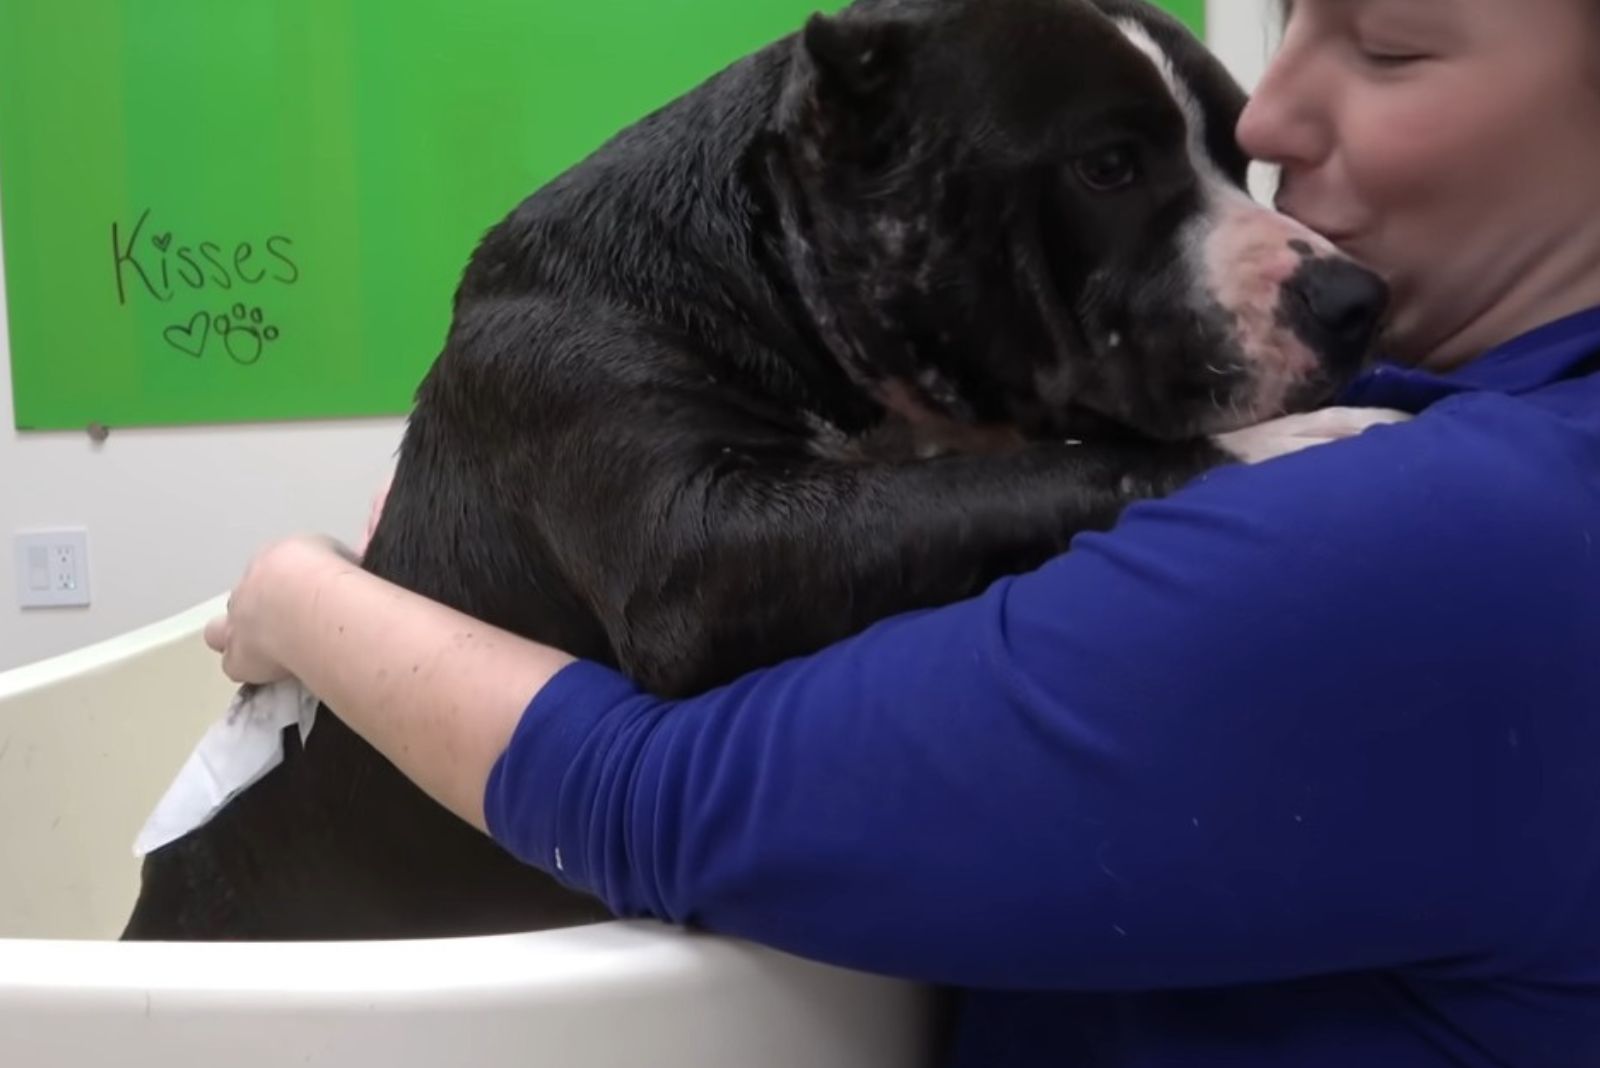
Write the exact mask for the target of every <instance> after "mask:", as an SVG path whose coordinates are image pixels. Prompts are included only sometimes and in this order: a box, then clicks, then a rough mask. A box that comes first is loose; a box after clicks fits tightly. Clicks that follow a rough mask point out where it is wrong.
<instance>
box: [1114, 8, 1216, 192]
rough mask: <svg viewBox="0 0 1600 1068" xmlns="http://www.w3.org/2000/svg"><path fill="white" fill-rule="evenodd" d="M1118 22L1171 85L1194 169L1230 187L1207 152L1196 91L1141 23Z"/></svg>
mask: <svg viewBox="0 0 1600 1068" xmlns="http://www.w3.org/2000/svg"><path fill="white" fill-rule="evenodd" d="M1115 21H1116V24H1117V29H1119V30H1121V31H1122V35H1123V36H1124V37H1126V38H1127V39H1128V42H1129V43H1130V44H1132V45H1133V47H1135V48H1137V49H1138V50H1139V51H1141V52H1143V53H1144V54H1145V56H1146V57H1148V58H1149V60H1150V62H1151V63H1154V64H1155V68H1156V70H1157V71H1159V72H1160V73H1161V79H1162V81H1164V82H1166V83H1167V91H1168V92H1169V93H1171V94H1172V99H1173V101H1174V102H1175V103H1176V104H1177V105H1178V110H1179V111H1181V112H1182V113H1183V120H1184V124H1185V125H1186V126H1187V127H1188V131H1189V159H1190V161H1191V162H1192V163H1193V164H1194V169H1195V170H1196V171H1197V172H1198V173H1199V174H1200V177H1201V178H1202V180H1204V181H1205V182H1206V183H1207V184H1208V185H1213V184H1215V185H1222V186H1227V185H1228V182H1227V179H1225V178H1224V177H1223V176H1222V173H1221V172H1220V170H1219V169H1218V168H1217V164H1216V161H1215V160H1213V159H1212V158H1211V153H1210V152H1208V151H1207V150H1206V116H1205V112H1204V111H1202V110H1201V109H1200V101H1199V100H1197V99H1195V95H1194V91H1193V90H1191V89H1190V88H1189V84H1188V83H1187V82H1185V81H1184V80H1183V79H1182V78H1180V77H1179V76H1178V71H1177V68H1175V67H1174V66H1173V65H1172V57H1171V56H1169V55H1167V51H1166V49H1164V48H1162V47H1161V46H1160V45H1159V44H1157V43H1156V40H1155V38H1154V37H1151V36H1150V31H1149V30H1146V29H1145V28H1144V26H1143V25H1141V24H1140V23H1139V22H1138V21H1136V20H1134V19H1129V18H1122V19H1116V20H1115Z"/></svg>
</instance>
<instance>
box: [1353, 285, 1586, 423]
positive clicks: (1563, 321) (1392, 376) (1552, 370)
mask: <svg viewBox="0 0 1600 1068" xmlns="http://www.w3.org/2000/svg"><path fill="white" fill-rule="evenodd" d="M1596 357H1600V307H1595V308H1590V309H1588V310H1586V311H1581V312H1577V313H1575V314H1573V315H1568V316H1565V317H1563V318H1560V319H1557V320H1555V321H1554V322H1550V323H1546V324H1545V325H1544V326H1540V327H1536V328H1535V329H1533V330H1530V331H1528V332H1527V333H1525V334H1521V335H1519V336H1517V337H1514V338H1512V339H1511V340H1510V341H1507V342H1505V343H1504V344H1501V345H1496V346H1495V347H1494V348H1492V349H1490V350H1489V351H1488V352H1485V353H1484V354H1483V355H1482V356H1479V357H1478V358H1477V359H1476V360H1473V361H1472V362H1470V363H1467V364H1463V365H1462V366H1461V367H1458V368H1456V369H1455V370H1453V371H1450V372H1447V373H1444V374H1437V373H1434V372H1432V371H1424V370H1422V369H1421V368H1417V367H1407V366H1404V365H1402V364H1396V363H1387V362H1380V363H1379V364H1378V365H1377V366H1376V367H1374V368H1373V369H1372V370H1371V371H1368V372H1367V373H1366V374H1364V375H1362V376H1361V377H1360V378H1358V379H1356V381H1354V382H1353V383H1351V384H1350V386H1349V387H1348V388H1347V389H1346V390H1345V391H1344V393H1343V394H1342V395H1341V397H1340V401H1339V402H1340V403H1342V404H1357V405H1364V406H1370V407H1385V408H1399V409H1401V410H1402V411H1420V410H1421V409H1422V408H1425V407H1427V406H1428V405H1429V404H1431V403H1433V402H1434V401H1436V400H1440V399H1442V398H1444V397H1448V396H1451V395H1452V394H1456V393H1468V392H1494V393H1510V394H1520V393H1532V392H1534V391H1535V390H1539V389H1543V388H1544V387H1545V386H1548V385H1550V384H1552V383H1554V382H1558V381H1560V380H1562V379H1564V378H1568V377H1571V376H1572V375H1573V374H1574V373H1577V372H1579V371H1582V370H1584V367H1583V365H1584V364H1585V363H1591V362H1593V361H1594V360H1595V359H1596Z"/></svg>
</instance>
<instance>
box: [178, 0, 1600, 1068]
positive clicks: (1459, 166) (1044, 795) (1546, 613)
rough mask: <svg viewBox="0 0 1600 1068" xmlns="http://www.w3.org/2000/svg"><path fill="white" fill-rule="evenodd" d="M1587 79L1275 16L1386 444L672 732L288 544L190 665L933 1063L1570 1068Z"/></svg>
mask: <svg viewBox="0 0 1600 1068" xmlns="http://www.w3.org/2000/svg"><path fill="white" fill-rule="evenodd" d="M1597 49H1600V5H1597V4H1596V3H1595V2H1594V0H1517V3H1514V4H1513V3H1507V2H1506V0H1299V2H1298V3H1294V4H1292V5H1290V6H1289V10H1288V12H1287V23H1286V27H1285V37H1284V41H1283V44H1282V48H1281V50H1280V52H1279V53H1278V55H1277V57H1276V59H1275V61H1274V63H1273V65H1272V66H1271V68H1270V69H1269V70H1268V72H1267V73H1266V75H1265V78H1264V80H1263V82H1262V84H1261V86H1260V87H1259V91H1258V93H1257V95H1256V97H1255V99H1254V101H1253V102H1252V104H1251V106H1250V107H1249V109H1248V110H1247V111H1246V113H1245V115H1244V116H1243V119H1242V121H1241V123H1240V128H1239V136H1240V138H1241V141H1242V142H1243V144H1244V146H1245V148H1246V149H1247V150H1248V151H1249V152H1250V153H1251V154H1252V155H1254V156H1256V157H1258V158H1260V159H1263V160H1266V161H1269V162H1272V163H1275V164H1278V165H1280V166H1281V167H1282V171H1283V184H1282V191H1281V194H1280V202H1281V205H1282V207H1283V208H1284V209H1285V210H1286V211H1288V212H1290V213H1291V214H1294V215H1296V216H1297V217H1299V218H1301V219H1302V220H1304V221H1306V222H1307V223H1310V224H1311V225H1313V226H1315V227H1317V228H1319V229H1322V230H1324V231H1326V232H1327V233H1329V234H1330V236H1332V237H1334V238H1336V240H1337V241H1338V242H1339V243H1340V244H1341V245H1343V246H1344V247H1345V248H1347V249H1348V250H1349V251H1350V252H1352V253H1353V254H1355V255H1357V256H1358V257H1360V258H1362V259H1364V260H1365V261H1367V262H1368V263H1370V264H1371V265H1373V266H1374V267H1376V268H1377V269H1379V270H1380V271H1381V272H1382V273H1383V274H1384V275H1385V276H1386V278H1387V279H1388V281H1389V282H1390V284H1391V286H1392V287H1393V291H1394V294H1395V299H1396V305H1395V313H1394V316H1393V322H1392V326H1391V328H1390V330H1389V332H1388V334H1387V337H1386V351H1387V352H1389V353H1390V354H1391V355H1392V356H1393V357H1394V359H1395V361H1396V363H1395V364H1394V365H1389V366H1385V367H1383V368H1380V369H1379V370H1378V371H1377V372H1375V373H1374V374H1372V375H1370V376H1368V377H1367V378H1365V379H1363V380H1362V381H1361V382H1360V383H1358V384H1357V386H1356V387H1355V389H1354V390H1352V392H1351V395H1350V396H1349V397H1347V398H1346V400H1347V401H1348V402H1350V403H1355V404H1361V405H1371V406H1387V407H1398V408H1402V409H1405V410H1408V411H1414V412H1419V413H1421V414H1419V415H1418V416H1417V417H1416V418H1414V419H1412V420H1411V421H1410V422H1408V423H1406V424H1404V425H1401V426H1392V427H1381V428H1379V429H1376V430H1373V431H1370V432H1368V433H1366V434H1363V435H1361V436H1360V437H1358V438H1354V439H1351V440H1348V441H1344V442H1340V443H1337V444H1334V445H1329V446H1325V447H1321V448H1316V449H1310V450H1307V451H1304V452H1301V453H1298V454H1296V455H1294V456H1290V457H1287V458H1284V459H1281V460H1277V461H1274V462H1272V463H1268V464H1264V465H1261V466H1258V467H1253V468H1237V469H1231V470H1228V471H1224V472H1219V473H1217V474H1215V475H1213V476H1212V477H1210V478H1208V479H1207V480H1205V481H1204V482H1203V483H1200V484H1197V485H1195V486H1193V487H1190V488H1189V489H1187V490H1185V491H1184V492H1182V493H1179V494H1177V495H1175V496H1174V497H1172V498H1170V499H1168V500H1165V501H1161V502H1153V503H1149V504H1145V505H1140V506H1138V507H1136V508H1134V509H1132V510H1131V511H1130V512H1129V513H1128V515H1127V516H1126V518H1125V520H1124V521H1123V522H1122V523H1121V524H1120V525H1119V526H1118V527H1117V529H1116V530H1114V531H1112V532H1111V533H1109V534H1106V535H1099V536H1092V537H1084V538H1081V539H1079V541H1078V542H1077V544H1076V546H1075V548H1074V551H1073V552H1071V553H1069V554H1067V555H1065V556H1063V557H1061V558H1059V559H1057V560H1055V561H1053V562H1052V563H1050V564H1048V565H1047V566H1045V567H1043V568H1041V569H1039V570H1038V571H1037V572H1034V573H1032V574H1029V575H1026V576H1021V577H1018V578H1015V579H1012V580H1007V581H1003V582H1000V583H998V584H997V585H996V586H995V587H994V588H993V589H991V590H990V591H988V592H987V593H985V594H984V595H983V596H981V597H978V598H975V599H973V600H972V601H969V602H966V603H963V604H960V605H954V606H951V607H948V608H945V609H941V610H938V611H933V612H926V613H920V614H916V615H913V616H910V617H906V618H900V619H895V620H891V621H888V622H886V623H884V624H882V625H880V626H878V627H876V628H874V629H873V630H871V631H869V632H868V633H867V634H865V635H862V636H859V637H857V638H855V639H853V640H851V641H848V642H844V643H841V644H840V645H838V646H836V647H833V648H831V649H828V650H825V651H824V652H822V653H820V654H818V655H816V656H813V657H810V658H806V659H802V660H798V661H795V662H791V663H788V664H785V665H782V666H780V667H777V668H774V669H772V670H769V671H765V672H761V673H758V674H756V675H753V676H750V677H748V678H745V679H742V680H740V681H738V682H736V683H734V684H732V685H731V686H728V687H725V688H723V689H721V690H719V691H716V692H714V693H712V694H708V695H705V696H703V697H700V698H696V699H693V700H687V701H682V702H676V703H672V704H668V703H664V702H661V701H657V700H655V699H653V698H651V697H649V696H648V695H644V694H640V693H638V692H636V691H635V690H634V689H633V688H632V687H631V686H630V685H629V684H628V683H627V682H626V681H625V680H623V679H622V678H620V677H619V676H617V675H615V674H613V673H611V672H609V671H607V670H605V669H603V668H600V667H598V666H596V665H594V664H589V663H582V662H571V661H570V659H569V658H568V657H566V656H564V655H563V654H562V653H560V652H559V651H556V650H552V649H547V648H542V647H539V646H535V645H532V644H530V643H527V642H523V641H521V640H519V639H516V638H514V637H512V636H510V635H506V634H503V633H497V632H494V631H492V630H490V629H488V628H485V627H484V626H483V625H482V624H479V623H477V622H475V621H472V620H469V619H466V618H464V617H461V616H458V615H456V614H455V613H453V612H450V611H449V610H447V609H445V608H443V607H441V606H439V605H435V604H431V603H428V602H426V601H422V600H420V599H418V598H416V597H414V596H412V595H410V594H408V593H406V592H404V591H401V590H399V589H395V588H393V587H390V586H387V585H385V584H383V583H382V582H380V581H378V580H376V579H374V578H372V577H371V576H368V575H366V574H364V573H362V572H360V571H359V570H358V569H356V568H354V567H353V566H352V565H351V564H350V563H349V562H348V560H347V559H346V558H345V557H344V556H343V555H342V554H341V553H340V552H339V551H338V550H337V547H334V546H330V545H329V544H327V543H325V542H321V541H317V540H314V539H297V540H292V541H289V542H285V543H281V544H279V545H277V546H274V547H272V548H270V549H268V550H266V551H265V552H264V553H263V554H262V555H261V556H259V557H258V558H257V559H256V561H255V562H254V563H253V564H252V566H251V568H250V570H249V572H248V573H247V574H246V576H245V578H244V580H243V583H242V584H241V586H240V587H239V589H238V590H237V591H236V593H235V596H234V600H233V603H232V608H231V611H230V614H229V616H228V618H227V619H226V620H224V621H219V622H218V624H217V625H215V626H214V628H213V629H212V631H211V633H210V635H209V639H210V640H211V642H212V644H213V646H214V647H215V648H217V649H219V650H221V651H222V652H223V654H224V667H225V669H226V670H227V671H228V673H229V674H230V675H232V676H233V677H235V678H237V679H241V680H249V681H264V680H267V679H271V678H275V677H280V676H282V675H285V674H293V675H296V676H299V677H300V678H301V679H303V680H304V681H305V682H306V684H307V685H308V686H309V687H310V688H311V689H312V690H313V691H314V692H316V693H318V694H320V695H322V696H323V697H324V699H325V700H327V701H328V703H329V704H330V705H331V706H332V707H333V708H334V709H335V710H336V711H337V712H338V713H339V715H340V716H341V717H343V718H345V719H346V720H347V721H348V722H349V723H350V724H351V725H352V726H353V727H354V728H355V729H356V730H358V731H360V732H361V733H362V734H363V735H365V736H366V737H367V738H368V740H369V741H371V742H372V743H373V744H375V745H376V746H377V747H378V748H379V749H380V750H382V751H383V752H385V753H386V754H387V755H388V756H389V757H390V758H391V759H393V760H394V761H395V762H396V763H397V764H398V765H399V766H400V767H401V768H402V769H403V770H405V771H406V772H407V774H409V775H411V776H412V777H413V778H415V779H416V780H417V781H418V782H419V783H420V784H422V785H423V786H424V787H425V788H426V789H428V790H429V791H430V792H431V793H432V794H433V795H434V796H435V797H436V798H438V799H439V800H440V801H441V802H443V803H444V804H446V805H448V806H449V807H451V808H452V809H453V810H454V811H456V812H457V813H458V814H460V815H461V816H463V817H464V818H466V819H468V820H470V821H472V822H473V823H475V824H476V825H477V826H479V827H480V828H487V829H488V830H489V831H490V832H491V833H493V834H494V835H495V837H496V838H497V839H498V840H500V841H501V842H502V843H503V844H504V845H506V846H507V847H508V848H510V849H511V850H512V851H513V852H515V853H516V854H517V855H519V856H521V857H522V858H524V859H525V860H527V861H528V862H529V863H532V864H536V865H539V866H542V867H545V868H547V869H550V870H552V871H554V872H556V873H557V874H558V876H559V877H560V878H563V879H565V880H567V881H568V882H570V883H571V884H572V885H575V886H580V887H584V888H587V889H589V890H592V891H594V892H595V893H597V894H599V895H600V896H601V897H602V898H603V899H604V900H605V901H606V902H607V903H608V904H609V905H610V906H611V907H612V908H613V909H614V910H616V911H618V912H621V913H627V914H649V915H656V916H661V917H664V918H666V919H670V920H674V921H680V922H694V923H697V924H700V925H703V926H705V927H708V928H711V929H713V930H717V931H722V932H727V933H730V934H734V935H740V936H744V937H748V938H751V939H755V940H757V941H762V942H766V943H770V944H773V945H776V946H779V947H781V948H785V949H788V950H791V951H794V952H797V953H801V954H805V955H808V956H812V957H817V958H821V959H824V960H828V961H832V962H835V963H838V964H843V965H846V966H852V967H857V968H863V969H870V970H876V971H881V972H887V973H891V974H897V975H905V976H911V977H915V978H917V979H921V980H925V981H932V982H939V983H946V984H950V985H953V986H957V987H961V988H965V989H966V990H967V991H968V993H967V994H966V995H965V998H964V1009H963V1013H962V1021H961V1029H960V1034H959V1038H958V1040H957V1047H958V1048H957V1050H956V1052H955V1057H956V1063H959V1064H962V1065H984V1066H990V1065H1005V1066H1023V1065H1033V1064H1052V1065H1074V1066H1100V1065H1117V1066H1132V1065H1139V1066H1167V1065H1171V1066H1178V1065H1182V1066H1185V1068H1189V1066H1195V1065H1227V1066H1229V1068H1255V1066H1261V1068H1266V1066H1272V1068H1289V1066H1293V1068H1321V1066H1326V1068H1332V1066H1334V1065H1338V1066H1341V1068H1343V1066H1347V1065H1352V1064H1374V1065H1382V1066H1384V1068H1424V1066H1426V1068H1434V1066H1444V1065H1476V1066H1487V1065H1516V1066H1518V1068H1536V1066H1537V1068H1543V1066H1549V1068H1555V1066H1578V1065H1588V1064H1600V710H1597V707H1596V706H1597V704H1600V656H1597V655H1596V650H1600V559H1597V554H1596V546H1595V541H1596V539H1597V538H1600V376H1597V375H1594V374H1591V373H1590V372H1592V371H1595V370H1596V369H1597V368H1600V74H1597V72H1596V71H1595V69H1594V68H1593V67H1592V65H1591V61H1590V56H1591V55H1592V54H1594V53H1595V52H1596V51H1597ZM529 695H533V698H532V703H531V704H530V703H529Z"/></svg>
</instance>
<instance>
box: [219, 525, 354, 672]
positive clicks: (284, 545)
mask: <svg viewBox="0 0 1600 1068" xmlns="http://www.w3.org/2000/svg"><path fill="white" fill-rule="evenodd" d="M356 567H357V565H356V558H355V555H354V554H353V553H352V552H351V551H350V550H349V549H348V548H346V547H345V546H343V545H341V544H340V543H339V542H337V541H334V540H333V539H331V538H325V537H320V536H310V535H302V536H300V537H294V538H288V539H285V540H283V541H280V542H276V543H274V544H272V545H269V546H267V547H266V548H265V549H263V550H261V551H260V552H259V553H257V554H256V556H255V558H254V559H253V560H251V561H250V564H249V566H248V567H246V568H245V573H244V577H243V578H242V579H240V580H239V584H238V586H236V587H235V588H234V591H233V595H232V596H231V597H229V598H228V612H227V614H226V615H225V616H221V617H219V618H217V619H213V620H212V621H211V622H210V623H208V624H207V625H206V631H205V640H206V644H207V645H208V646H210V647H211V648H212V649H213V650H214V651H216V652H218V653H221V654H222V670H223V672H224V673H225V674H226V675H227V676H228V677H229V678H230V679H233V680H234V681H235V682H241V683H268V682H276V681H277V680H279V679H284V678H288V677H289V676H290V675H292V674H293V672H291V671H290V670H288V669H287V668H286V667H285V666H284V664H283V652H282V650H283V646H284V643H283V640H282V639H283V636H284V635H285V634H286V633H287V632H288V631H290V630H291V629H292V628H294V627H296V626H299V625H301V622H300V621H297V620H296V619H295V618H294V615H295V612H296V611H297V610H298V609H299V608H300V606H303V605H307V604H313V603H314V602H315V590H316V587H317V586H318V585H319V584H320V583H322V582H325V581H327V579H328V578H330V577H331V576H334V575H337V574H339V573H341V572H348V571H351V570H355V569H356Z"/></svg>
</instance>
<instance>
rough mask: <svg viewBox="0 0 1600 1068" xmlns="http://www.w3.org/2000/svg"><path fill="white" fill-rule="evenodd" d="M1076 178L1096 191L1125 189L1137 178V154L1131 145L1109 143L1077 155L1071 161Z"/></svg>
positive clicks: (1107, 191) (1105, 191) (1104, 191)
mask: <svg viewBox="0 0 1600 1068" xmlns="http://www.w3.org/2000/svg"><path fill="white" fill-rule="evenodd" d="M1073 169H1074V170H1076V171H1077V172H1078V180H1079V181H1081V182H1083V184H1084V185H1086V186H1088V187H1089V188H1090V189H1092V190H1093V191H1094V192H1096V193H1112V192H1115V191H1116V190H1118V189H1126V188H1127V187H1128V186H1130V185H1132V184H1133V183H1134V182H1135V181H1137V180H1138V178H1139V156H1138V154H1137V153H1136V152H1135V151H1134V149H1133V146H1132V145H1128V144H1121V145H1111V146H1110V147H1108V148H1100V149H1096V150H1095V151H1093V152H1090V153H1088V154H1087V155H1083V156H1079V157H1078V158H1077V159H1076V160H1075V161H1074V162H1073Z"/></svg>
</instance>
